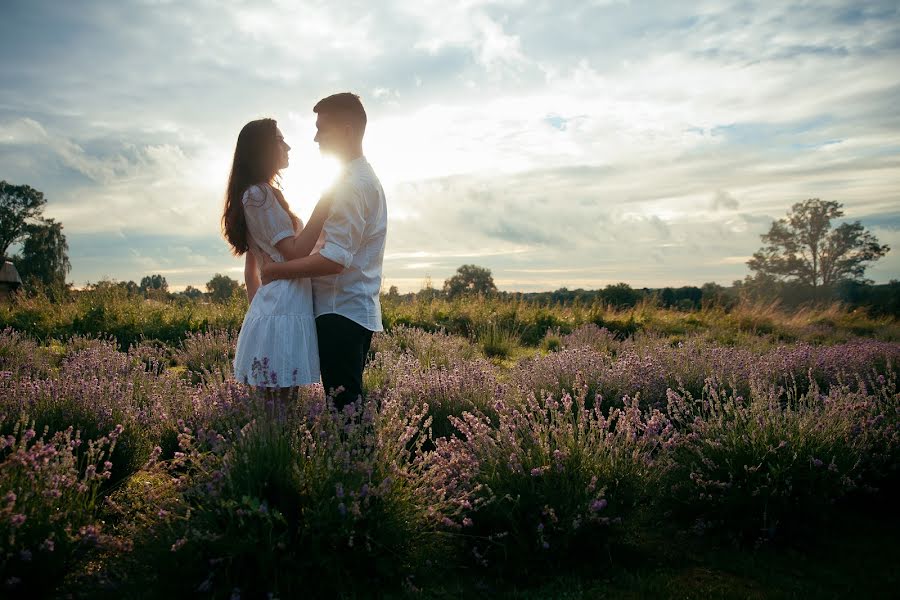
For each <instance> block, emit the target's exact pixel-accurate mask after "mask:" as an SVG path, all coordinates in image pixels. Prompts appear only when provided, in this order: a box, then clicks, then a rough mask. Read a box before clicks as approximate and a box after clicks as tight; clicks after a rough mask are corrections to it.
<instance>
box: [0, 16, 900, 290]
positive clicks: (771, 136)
mask: <svg viewBox="0 0 900 600" xmlns="http://www.w3.org/2000/svg"><path fill="white" fill-rule="evenodd" d="M898 23H900V7H898V6H897V4H896V3H895V2H890V1H876V2H868V3H865V4H858V3H851V2H845V1H838V0H828V1H824V2H820V3H816V5H815V6H812V5H809V4H808V3H803V2H786V3H785V2H762V3H756V4H754V5H753V6H750V5H747V4H745V3H742V2H737V1H736V0H735V1H733V2H732V1H723V2H715V3H712V2H706V3H700V4H697V3H693V4H691V3H671V2H649V3H630V2H604V1H600V2H553V3H551V2H543V1H538V2H524V1H523V0H465V1H464V2H456V3H453V2H445V1H437V0H427V1H425V2H417V3H409V2H401V1H400V0H391V1H388V2H384V3H376V4H372V3H364V2H357V1H348V2H342V3H338V4H333V3H332V4H324V3H320V2H302V3H293V2H286V1H278V2H274V3H272V4H269V5H265V6H264V5H260V4H253V3H225V4H222V3H218V2H213V1H212V0H198V1H197V2H192V3H165V2H150V1H133V2H122V3H116V4H110V3H102V2H84V3H78V5H77V6H76V5H74V4H71V3H70V4H62V5H61V4H59V3H53V2H43V1H37V0H35V1H30V2H24V1H18V0H13V1H11V2H8V3H7V4H6V5H5V6H4V19H3V21H2V22H0V51H2V52H3V55H4V61H3V62H2V63H0V82H2V84H3V85H0V178H4V179H8V180H10V181H15V182H17V183H29V184H31V185H34V186H35V187H37V188H38V189H41V190H42V191H44V192H45V193H46V194H47V197H48V198H49V199H50V204H49V206H48V209H47V212H48V216H52V217H55V218H57V219H59V220H61V221H62V222H63V223H64V225H65V228H66V229H65V231H66V233H67V235H68V236H69V238H70V248H71V250H72V254H73V273H72V276H73V279H74V280H75V281H79V282H80V281H84V280H86V279H92V280H95V279H97V278H98V276H99V274H101V273H106V274H110V275H113V276H116V277H119V278H134V277H136V276H137V275H136V274H135V275H130V274H129V273H130V271H129V269H130V270H131V271H143V270H145V269H147V268H158V269H161V270H162V269H165V270H167V271H171V272H172V273H173V277H174V276H176V272H177V277H184V278H187V277H195V278H196V279H195V280H194V282H193V283H194V285H199V284H202V282H203V281H206V280H208V279H209V276H211V275H212V273H214V272H216V271H219V272H223V271H225V270H226V269H232V268H238V267H239V262H238V261H236V260H235V259H233V258H231V257H230V256H229V255H228V254H227V247H226V246H225V244H224V242H222V241H221V239H220V238H219V234H218V217H219V212H220V210H221V196H222V190H223V188H224V181H225V177H226V176H227V169H228V166H229V160H230V154H231V152H232V151H233V148H234V142H235V138H236V135H237V132H238V131H239V129H240V127H241V126H242V125H243V124H244V123H246V122H247V121H248V120H250V119H253V118H257V117H260V116H264V115H272V116H275V117H276V118H278V120H279V123H280V125H281V126H282V129H283V131H285V134H286V135H287V136H288V137H289V139H290V140H291V143H292V146H293V147H294V151H293V153H292V167H291V169H289V171H288V172H287V173H286V174H285V178H284V183H285V189H286V192H287V193H288V196H289V199H290V200H291V201H292V202H293V203H294V205H295V207H296V208H297V209H298V212H300V213H301V214H304V215H305V214H308V212H309V211H310V210H311V208H312V204H313V202H314V201H315V198H316V197H317V195H318V190H320V189H321V188H322V187H323V186H324V185H325V184H326V183H327V181H328V179H329V178H330V177H332V176H333V175H334V172H335V171H334V169H333V166H332V165H330V164H329V163H327V162H325V161H322V160H321V159H320V158H319V157H318V155H317V150H316V148H315V147H314V146H313V145H312V143H311V138H312V133H313V128H314V126H313V122H314V119H312V118H311V117H312V116H313V115H312V113H311V107H312V105H313V104H314V103H315V101H316V100H318V99H319V98H321V97H323V96H324V95H327V94H329V93H332V92H335V91H343V90H348V89H349V90H356V91H360V92H362V94H363V96H364V101H365V102H366V107H367V110H368V111H369V117H370V126H369V131H368V134H367V141H366V152H367V155H368V157H369V159H370V161H371V162H372V164H373V165H374V166H375V168H376V170H377V171H378V173H379V175H380V176H381V178H382V181H383V182H384V184H385V187H386V189H387V192H388V198H389V206H390V208H389V210H390V215H391V217H390V225H389V229H390V234H389V238H388V250H389V252H388V258H386V268H385V274H386V278H387V279H388V282H390V281H391V280H392V279H394V280H397V281H399V280H403V281H404V282H406V283H404V284H403V285H407V284H408V285H411V286H418V285H419V284H420V283H421V282H422V281H423V280H424V277H425V275H426V274H430V275H432V276H433V277H434V278H435V280H437V279H441V280H442V279H443V278H444V277H446V276H449V275H450V274H452V272H453V271H454V270H455V268H456V267H457V266H459V264H462V262H472V261H476V260H477V261H479V262H484V263H486V264H487V266H490V267H491V268H492V269H493V270H494V276H495V279H496V280H497V281H498V282H504V283H503V285H507V286H509V287H511V288H520V289H538V288H540V286H545V287H551V288H552V287H559V286H561V285H568V286H569V287H575V286H576V283H577V285H582V286H588V284H590V285H601V284H605V283H608V282H615V281H619V280H625V281H630V282H633V283H634V284H638V283H642V284H645V285H653V282H654V281H656V282H659V284H669V285H675V284H680V283H688V282H702V281H706V280H716V279H717V280H719V281H720V282H722V283H728V282H729V281H731V280H733V279H737V278H740V277H741V276H742V275H743V273H745V272H746V268H745V265H743V264H742V263H741V262H740V261H735V260H731V259H730V258H729V257H742V256H748V255H749V254H751V253H752V252H753V251H754V250H756V248H757V247H758V245H759V234H760V233H762V232H764V231H765V230H767V228H768V226H769V225H770V224H771V221H772V220H773V219H775V218H779V217H780V216H783V214H785V212H786V211H787V210H788V209H789V207H790V205H791V204H793V203H794V202H797V201H800V200H803V199H805V198H809V197H822V198H825V199H835V200H838V201H840V202H843V203H844V205H845V210H846V212H847V216H848V218H850V219H857V218H861V219H863V221H864V222H865V223H866V224H867V226H870V227H873V229H875V230H876V232H877V233H878V235H879V239H882V238H883V239H882V241H883V242H885V243H891V244H893V245H895V246H896V244H897V239H896V227H895V226H894V224H893V221H892V219H894V216H895V215H896V199H897V193H898V187H897V181H896V176H895V175H894V174H895V173H896V172H897V171H898V169H900V113H898V112H897V111H896V109H895V105H896V98H897V97H898V94H900V84H898V83H897V80H896V77H895V76H894V75H893V73H895V72H896V70H897V68H898V64H900V62H898V61H900V25H898ZM894 220H896V219H894ZM92 236H96V237H101V238H103V239H105V240H108V243H109V244H110V252H111V254H112V255H114V260H113V259H110V260H109V261H107V262H106V263H104V261H103V259H102V258H101V257H95V256H94V255H92V254H90V252H88V249H89V248H91V247H92V246H91V245H90V241H89V240H90V239H93V237H92ZM155 239H160V240H167V241H166V242H165V244H172V246H171V247H170V246H168V245H165V244H163V243H162V242H157V241H150V240H155ZM192 240H196V241H197V244H194V242H193V241H192ZM199 240H204V241H203V242H202V243H201V242H199ZM176 248H177V249H178V250H177V251H176V250H175V249H176ZM126 249H127V250H129V251H126ZM130 250H134V251H135V252H136V254H135V253H134V252H131V251H130ZM76 257H77V258H76ZM164 257H168V258H164ZM723 257H724V258H723ZM103 268H108V269H112V270H100V269H103ZM183 269H187V270H188V271H190V272H188V271H184V272H182V271H180V270H183ZM192 269H194V271H191V270H192ZM203 269H207V270H208V271H210V272H209V273H208V276H207V275H203V274H202V270H203ZM897 272H900V259H898V258H897V253H892V254H889V255H888V257H886V258H885V259H883V260H882V261H880V262H879V263H877V264H876V265H875V267H873V269H872V270H871V271H870V274H871V275H872V276H873V277H875V278H876V280H887V279H889V278H891V277H896V273H897ZM395 273H396V275H395ZM879 278H880V279H879ZM401 287H402V286H401Z"/></svg>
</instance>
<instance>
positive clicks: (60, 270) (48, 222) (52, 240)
mask: <svg viewBox="0 0 900 600" xmlns="http://www.w3.org/2000/svg"><path fill="white" fill-rule="evenodd" d="M38 193H40V192H38ZM68 251H69V245H68V244H67V243H66V236H65V235H63V232H62V223H57V222H56V221H54V220H53V219H42V220H41V222H39V223H36V224H35V223H31V224H28V225H27V226H26V227H25V241H24V243H23V244H22V254H20V255H18V256H15V257H14V258H13V260H14V261H15V262H16V264H17V265H18V267H17V268H18V271H19V276H20V277H21V278H22V281H25V282H29V281H31V282H34V281H39V282H41V283H42V284H44V285H45V286H48V287H52V288H62V287H65V285H66V275H67V274H68V273H69V271H71V270H72V265H71V264H70V263H69V256H68Z"/></svg>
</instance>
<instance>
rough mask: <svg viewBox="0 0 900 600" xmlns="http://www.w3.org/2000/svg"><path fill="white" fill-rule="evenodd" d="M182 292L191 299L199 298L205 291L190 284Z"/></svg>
mask: <svg viewBox="0 0 900 600" xmlns="http://www.w3.org/2000/svg"><path fill="white" fill-rule="evenodd" d="M181 293H182V294H183V295H184V297H185V298H190V299H191V300H196V299H197V298H200V297H201V296H203V292H202V291H200V290H198V289H197V288H195V287H194V286H192V285H189V286H187V287H186V288H184V291H183V292H181Z"/></svg>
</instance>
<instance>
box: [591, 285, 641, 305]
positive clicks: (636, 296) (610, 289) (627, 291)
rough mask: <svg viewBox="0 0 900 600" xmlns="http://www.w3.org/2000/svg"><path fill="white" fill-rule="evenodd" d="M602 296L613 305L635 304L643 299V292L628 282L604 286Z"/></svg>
mask: <svg viewBox="0 0 900 600" xmlns="http://www.w3.org/2000/svg"><path fill="white" fill-rule="evenodd" d="M600 297H601V298H602V299H603V301H604V302H606V303H607V304H612V305H613V306H634V305H635V304H637V303H638V301H639V300H640V299H641V293H640V292H639V291H637V290H635V289H633V288H632V287H631V286H630V285H628V284H627V283H617V284H615V285H607V286H606V287H605V288H603V291H602V292H601V294H600Z"/></svg>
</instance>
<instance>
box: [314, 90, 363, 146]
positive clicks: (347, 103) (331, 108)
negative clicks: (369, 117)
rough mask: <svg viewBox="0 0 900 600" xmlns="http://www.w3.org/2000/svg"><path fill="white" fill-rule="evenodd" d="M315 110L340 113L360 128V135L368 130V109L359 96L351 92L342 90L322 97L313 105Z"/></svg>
mask: <svg viewBox="0 0 900 600" xmlns="http://www.w3.org/2000/svg"><path fill="white" fill-rule="evenodd" d="M313 112H314V113H328V114H330V115H338V116H340V117H343V118H345V119H347V120H348V121H350V123H351V124H352V125H353V126H354V127H356V128H357V129H358V130H359V136H360V137H362V136H363V134H364V133H365V132H366V109H364V108H363V105H362V102H360V100H359V96H357V95H356V94H353V93H351V92H341V93H340V94H332V95H331V96H328V97H327V98H322V99H321V100H319V101H318V102H317V103H316V105H315V106H313Z"/></svg>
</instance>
